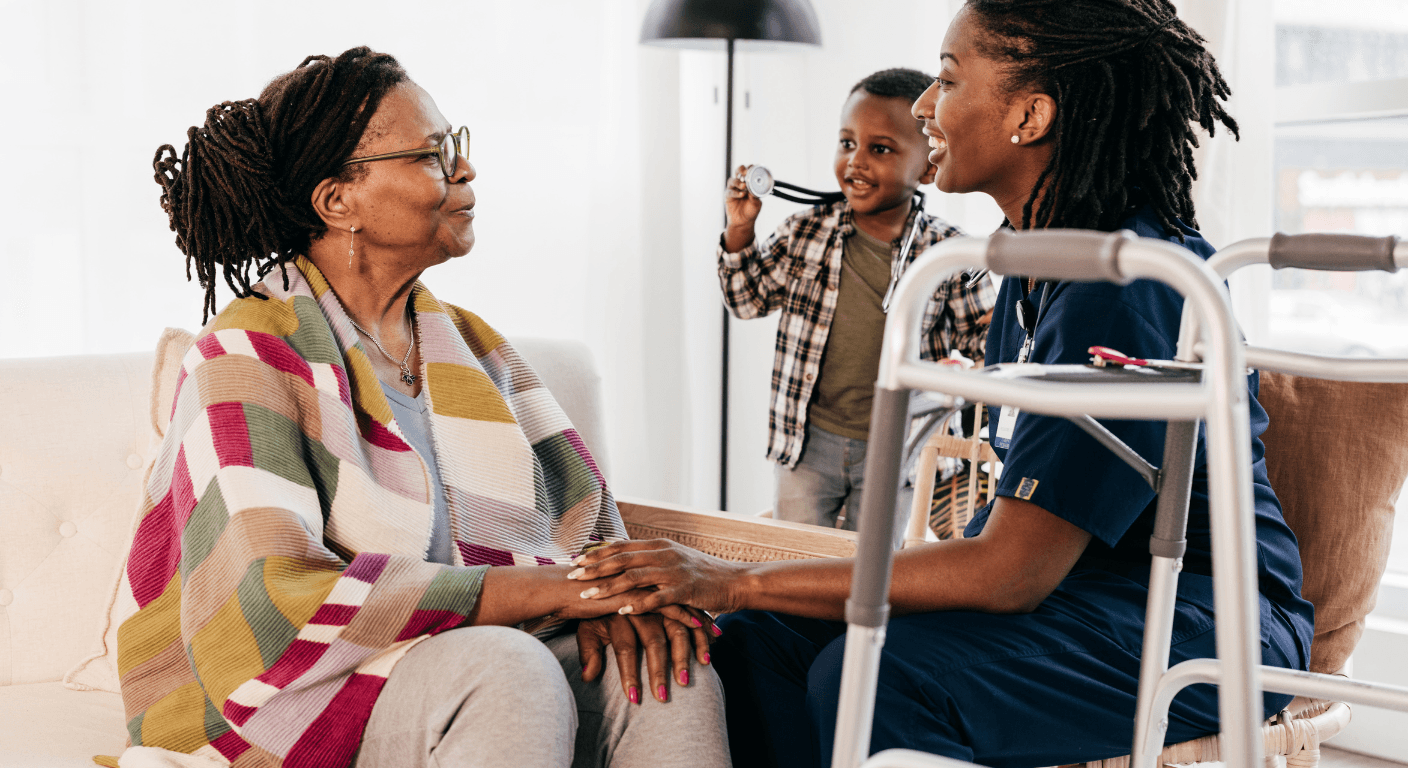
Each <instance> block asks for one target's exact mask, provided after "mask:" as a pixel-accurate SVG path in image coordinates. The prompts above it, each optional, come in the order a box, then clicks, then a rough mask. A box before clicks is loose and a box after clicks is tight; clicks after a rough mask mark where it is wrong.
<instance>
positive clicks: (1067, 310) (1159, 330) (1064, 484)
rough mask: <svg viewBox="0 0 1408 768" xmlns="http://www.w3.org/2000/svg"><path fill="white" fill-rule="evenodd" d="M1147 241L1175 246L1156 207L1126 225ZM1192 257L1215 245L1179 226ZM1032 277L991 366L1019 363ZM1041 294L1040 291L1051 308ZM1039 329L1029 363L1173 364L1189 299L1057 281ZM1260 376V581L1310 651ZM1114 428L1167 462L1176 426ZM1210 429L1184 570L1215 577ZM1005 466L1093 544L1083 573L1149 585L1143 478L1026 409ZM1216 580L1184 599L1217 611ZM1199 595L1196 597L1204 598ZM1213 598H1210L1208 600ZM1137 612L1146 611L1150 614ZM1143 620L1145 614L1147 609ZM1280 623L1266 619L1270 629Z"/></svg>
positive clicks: (990, 344)
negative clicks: (1167, 441) (1021, 310)
mask: <svg viewBox="0 0 1408 768" xmlns="http://www.w3.org/2000/svg"><path fill="white" fill-rule="evenodd" d="M1121 228H1122V229H1129V230H1132V231H1134V232H1135V233H1136V234H1138V235H1139V236H1140V237H1152V238H1161V239H1166V240H1169V241H1172V242H1175V243H1177V242H1178V239H1177V237H1176V236H1170V235H1169V234H1167V233H1166V232H1165V231H1164V229H1163V227H1162V225H1160V224H1159V222H1158V219H1157V217H1156V216H1155V214H1154V212H1153V210H1152V209H1151V208H1149V207H1148V206H1145V207H1144V208H1142V209H1140V210H1138V211H1137V212H1136V213H1135V214H1134V215H1133V216H1132V217H1130V218H1129V219H1127V220H1126V221H1125V222H1124V223H1123V224H1122V225H1121ZM1180 229H1181V230H1182V233H1183V237H1184V241H1183V242H1182V243H1180V244H1181V245H1183V246H1184V247H1185V248H1187V249H1188V250H1190V251H1192V252H1193V253H1196V254H1198V255H1199V256H1201V257H1202V258H1204V259H1206V258H1208V257H1209V256H1211V255H1212V254H1213V252H1214V249H1213V247H1212V246H1211V245H1210V244H1209V243H1208V242H1207V241H1206V240H1204V239H1203V238H1202V236H1201V235H1199V234H1198V233H1197V232H1196V231H1194V230H1192V229H1190V228H1188V227H1184V226H1182V225H1181V224H1180ZM1024 279H1025V278H1019V277H1008V278H1006V279H1005V280H1003V282H1002V288H1001V290H1000V291H999V293H998V299H997V311H995V312H994V313H993V318H992V326H991V328H990V330H989V331H988V338H987V362H988V363H989V364H992V363H999V362H1003V363H1009V362H1015V361H1016V360H1017V353H1018V351H1019V350H1020V349H1021V346H1022V342H1023V340H1024V339H1025V336H1026V334H1025V333H1024V332H1023V331H1022V329H1021V328H1020V327H1019V326H1018V325H1017V316H1016V311H1015V309H1014V305H1015V302H1016V301H1017V299H1019V298H1021V295H1022V281H1023V280H1024ZM1041 295H1042V286H1041V284H1038V285H1037V286H1036V290H1034V291H1033V292H1032V294H1031V302H1032V304H1033V305H1036V304H1038V303H1039V302H1040V299H1041ZM1046 303H1047V306H1046V307H1044V309H1043V311H1042V312H1041V320H1040V323H1039V324H1038V325H1037V328H1036V338H1035V339H1034V343H1033V347H1032V352H1031V358H1030V362H1034V363H1048V364H1072V363H1074V364H1084V363H1088V362H1090V354H1089V353H1088V352H1087V351H1086V350H1087V349H1088V348H1090V347H1092V346H1104V347H1111V348H1114V349H1116V350H1119V351H1120V352H1123V353H1124V354H1126V355H1129V356H1132V357H1141V358H1158V359H1165V360H1166V359H1170V358H1172V357H1173V356H1174V352H1175V348H1176V346H1177V343H1178V328H1179V321H1180V318H1181V315H1182V311H1183V297H1182V296H1180V295H1179V294H1178V293H1177V292H1176V291H1174V290H1173V289H1172V288H1169V287H1168V286H1165V285H1164V284H1162V283H1157V282H1154V281H1150V280H1136V281H1134V282H1132V283H1130V284H1129V285H1126V286H1119V285H1115V284H1113V283H1068V282H1063V283H1058V284H1056V285H1053V286H1052V289H1051V291H1050V293H1049V295H1048V296H1047V299H1046ZM1258 384H1259V377H1258V375H1257V374H1256V373H1252V374H1251V375H1250V376H1248V377H1247V386H1248V389H1249V390H1250V393H1251V400H1250V410H1251V436H1252V451H1251V453H1252V489H1253V496H1254V503H1255V508H1256V541H1257V574H1258V579H1259V586H1260V591H1261V594H1262V595H1264V596H1265V597H1266V598H1267V599H1268V600H1269V601H1270V602H1271V603H1272V605H1273V606H1274V607H1275V608H1276V609H1278V610H1280V611H1281V612H1282V613H1283V618H1284V619H1286V620H1287V621H1288V622H1289V623H1290V624H1291V625H1292V626H1294V627H1295V634H1296V635H1297V639H1298V640H1299V641H1300V644H1301V648H1302V649H1303V651H1304V652H1305V653H1306V655H1307V657H1308V655H1309V649H1310V638H1311V634H1312V631H1313V625H1314V608H1313V606H1311V604H1310V603H1309V602H1307V601H1305V600H1303V599H1302V598H1301V596H1300V589H1301V565H1300V553H1299V551H1298V550H1297V548H1296V538H1295V534H1293V533H1292V532H1291V529H1290V528H1288V527H1287V526H1286V523H1285V520H1284V519H1283V518H1282V516H1281V505H1280V502H1278V501H1277V500H1276V493H1275V492H1274V491H1272V489H1271V483H1270V481H1269V480H1268V479H1267V475H1266V461H1265V458H1264V457H1263V453H1264V451H1263V447H1262V443H1261V434H1262V433H1263V432H1265V431H1266V426H1267V423H1268V419H1267V416H1266V411H1265V410H1264V409H1262V407H1261V404H1260V403H1258V402H1257V400H1256V395H1257V390H1258ZM989 417H990V420H991V423H990V425H989V435H988V436H989V439H992V438H993V437H994V436H995V433H996V428H997V423H998V417H999V408H998V407H995V406H994V407H991V408H989ZM1101 423H1102V424H1104V425H1105V426H1106V427H1107V428H1108V429H1109V430H1110V431H1111V432H1113V433H1115V434H1116V435H1118V436H1119V438H1120V439H1121V440H1123V441H1124V442H1125V443H1126V444H1128V445H1129V446H1130V447H1132V448H1133V449H1134V450H1136V451H1138V452H1139V454H1140V455H1141V456H1143V457H1144V458H1145V459H1147V460H1148V461H1149V462H1151V463H1152V464H1154V465H1155V466H1160V465H1162V464H1163V448H1164V430H1165V423H1164V422H1161V421H1124V420H1111V419H1103V420H1101ZM1203 437H1204V433H1203V429H1202V428H1200V429H1199V435H1198V453H1197V458H1196V460H1195V473H1194V477H1193V488H1192V491H1193V492H1192V498H1191V500H1190V502H1189V510H1188V550H1187V553H1186V554H1185V555H1184V559H1183V564H1184V573H1185V574H1201V575H1203V576H1211V575H1212V541H1211V534H1210V525H1209V518H1208V494H1207V489H1208V486H1207V472H1206V455H1205V452H1204V440H1203ZM996 451H997V455H998V457H999V458H1001V459H1002V462H1003V470H1002V478H1001V480H1000V481H999V482H998V484H997V495H998V496H1009V497H1015V498H1023V499H1027V500H1028V501H1031V502H1032V503H1033V504H1036V505H1037V506H1039V507H1041V508H1042V509H1045V510H1046V511H1048V512H1050V513H1052V514H1054V515H1056V516H1057V517H1060V518H1062V519H1064V520H1066V521H1068V522H1070V523H1072V524H1074V525H1076V526H1078V527H1080V528H1081V529H1083V530H1085V531H1088V532H1089V533H1090V534H1091V537H1092V540H1091V542H1090V544H1089V545H1088V546H1087V547H1086V549H1085V553H1084V554H1083V555H1082V556H1081V558H1080V560H1079V561H1077V563H1076V565H1075V567H1074V568H1073V569H1072V570H1073V572H1075V571H1080V570H1082V569H1103V570H1109V571H1114V572H1117V573H1121V574H1124V575H1127V576H1130V577H1131V578H1136V579H1139V580H1140V581H1145V582H1146V583H1147V574H1148V567H1149V562H1150V555H1149V536H1150V535H1151V534H1152V533H1153V524H1154V510H1155V506H1156V504H1155V494H1154V491H1153V490H1152V489H1151V488H1150V487H1149V485H1148V484H1147V483H1145V482H1144V479H1143V478H1142V477H1140V476H1139V474H1138V473H1136V472H1135V471H1134V470H1133V469H1131V468H1130V467H1129V466H1128V465H1126V464H1125V463H1124V462H1123V461H1121V460H1120V459H1119V458H1118V457H1116V456H1115V455H1114V454H1113V453H1111V452H1110V451H1109V450H1107V449H1106V448H1104V447H1103V446H1101V445H1100V444H1099V443H1097V442H1096V441H1095V439H1094V438H1092V437H1090V436H1089V435H1088V434H1086V433H1085V432H1084V431H1083V430H1081V429H1080V428H1079V427H1077V426H1076V425H1074V424H1072V423H1071V422H1069V421H1067V420H1065V419H1062V418H1058V417H1051V416H1039V415H1034V414H1029V413H1026V412H1022V413H1020V414H1019V415H1018V416H1017V421H1016V424H1015V429H1014V431H1013V434H1012V440H1011V444H1010V447H1009V448H1007V449H996ZM989 511H990V506H989V508H986V509H983V510H982V511H981V512H979V513H978V514H976V515H975V516H974V519H973V521H972V522H971V523H970V524H969V525H968V528H967V530H966V531H965V535H967V536H975V535H977V534H978V533H979V532H980V531H982V529H983V526H984V525H985V524H986V523H987V517H988V513H989ZM1210 587H1211V584H1210V579H1198V578H1192V579H1189V578H1184V579H1180V584H1179V596H1180V598H1187V599H1192V600H1194V601H1195V602H1197V603H1200V604H1205V605H1206V606H1207V607H1208V608H1211V594H1210ZM1194 593H1197V594H1194ZM1204 593H1206V594H1204ZM1138 609H1139V610H1140V611H1141V612H1142V610H1143V607H1142V606H1139V607H1138ZM1141 615H1142V613H1141ZM1268 618H1270V617H1266V616H1263V617H1262V624H1263V627H1264V628H1265V627H1266V626H1267V620H1268Z"/></svg>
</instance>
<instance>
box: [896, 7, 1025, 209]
mask: <svg viewBox="0 0 1408 768" xmlns="http://www.w3.org/2000/svg"><path fill="white" fill-rule="evenodd" d="M982 33H983V30H982V29H981V28H980V27H979V26H978V24H977V23H976V18H975V15H974V14H973V12H972V11H970V10H968V9H967V8H964V9H962V10H960V11H959V12H958V14H957V15H956V16H955V17H954V19H953V23H952V24H950V25H949V28H948V34H947V35H945V36H944V42H943V47H942V50H941V53H940V55H941V57H942V61H943V68H942V69H940V70H939V77H938V79H937V80H936V81H935V82H934V84H933V85H931V86H929V89H928V90H927V91H925V92H924V95H922V96H920V97H919V100H918V101H917V102H915V105H914V116H915V117H918V118H920V119H921V120H923V121H924V134H925V135H926V136H928V137H929V146H930V148H931V149H932V151H931V152H930V153H929V161H930V162H932V163H934V165H935V166H936V167H937V168H938V173H937V175H936V177H935V180H934V185H935V186H936V187H938V188H939V189H940V190H941V191H944V192H987V193H989V194H993V195H994V197H997V196H999V195H1000V194H1002V193H1003V192H1005V191H1006V190H1005V189H1003V188H1004V187H1006V186H1008V185H1009V182H1010V178H1009V177H1010V175H1011V174H1010V171H1011V170H1012V169H1013V168H1014V167H1015V165H1016V163H1014V160H1015V159H1016V158H1017V157H1018V155H1019V147H1018V146H1017V145H1016V144H1013V143H1012V136H1013V135H1014V133H1016V127H1017V126H1019V125H1020V119H1019V118H1018V119H1017V120H1015V121H1014V118H1013V116H1012V114H1011V112H1012V109H1011V108H1012V105H1013V103H1014V99H1013V98H1012V97H1011V96H1010V95H1009V94H1007V93H1006V92H1005V90H1004V88H1003V74H1004V73H1003V71H1002V69H1001V67H1000V66H999V64H998V62H997V61H995V60H993V59H991V58H988V57H986V56H984V55H982V53H981V52H980V50H979V48H978V47H977V45H976V43H977V42H978V37H977V36H978V35H980V34H982ZM1008 123H1013V125H1011V126H1009V125H1008Z"/></svg>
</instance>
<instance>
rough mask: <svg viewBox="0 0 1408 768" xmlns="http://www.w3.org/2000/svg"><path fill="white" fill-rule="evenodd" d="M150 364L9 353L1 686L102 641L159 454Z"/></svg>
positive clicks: (0, 450) (0, 459)
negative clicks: (115, 583)
mask: <svg viewBox="0 0 1408 768" xmlns="http://www.w3.org/2000/svg"><path fill="white" fill-rule="evenodd" d="M151 360H152V355H151V354H150V353H139V354H124V355H103V356H84V357H61V358H60V357H54V358H39V359H30V360H5V361H0V531H3V534H0V686H5V685H18V684H24V683H38V682H49V681H57V680H59V679H60V677H62V676H63V674H64V671H65V670H67V669H68V668H70V667H72V666H73V665H74V664H75V663H76V662H78V661H79V659H81V658H82V657H83V656H84V655H85V653H88V652H90V651H91V650H92V648H93V645H94V643H93V631H92V630H93V627H94V622H95V620H96V619H97V618H98V617H99V616H100V615H101V612H102V608H103V603H104V600H105V598H106V597H107V596H108V595H109V594H110V587H111V585H112V580H113V578H114V574H115V571H116V569H117V567H118V564H119V563H120V562H121V561H122V559H123V556H124V555H125V552H126V546H125V536H126V534H127V530H128V525H129V524H130V522H131V520H132V511H133V503H134V501H135V500H136V498H137V494H138V491H139V489H140V487H141V481H142V468H143V467H144V466H146V463H147V461H148V458H149V456H150V454H151V450H152V434H151V425H150V420H149V419H148V416H147V403H148V402H149V397H148V390H149V386H150V381H151V370H152V363H151Z"/></svg>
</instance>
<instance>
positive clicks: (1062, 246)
mask: <svg viewBox="0 0 1408 768" xmlns="http://www.w3.org/2000/svg"><path fill="white" fill-rule="evenodd" d="M1131 239H1134V233H1132V232H1093V231H1089V230H1081V229H1055V230H1047V231H1042V232H1007V231H1001V232H997V233H996V234H994V235H993V236H992V237H991V238H989V240H988V253H987V259H988V268H989V269H991V270H992V271H993V272H996V273H998V274H1000V275H1029V276H1031V277H1035V278H1037V279H1040V280H1070V281H1073V282H1080V283H1088V282H1095V281H1098V280H1103V281H1108V282H1112V283H1119V284H1121V285H1123V284H1125V283H1128V282H1129V278H1127V277H1125V276H1124V275H1122V274H1120V270H1119V251H1120V246H1121V245H1123V244H1124V243H1125V242H1127V241H1129V240H1131Z"/></svg>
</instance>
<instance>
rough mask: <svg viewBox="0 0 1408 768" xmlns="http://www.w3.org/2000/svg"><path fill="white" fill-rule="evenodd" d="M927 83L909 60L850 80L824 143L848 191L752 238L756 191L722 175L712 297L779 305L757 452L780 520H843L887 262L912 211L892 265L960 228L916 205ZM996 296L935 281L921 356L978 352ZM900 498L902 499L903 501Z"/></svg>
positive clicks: (759, 307)
mask: <svg viewBox="0 0 1408 768" xmlns="http://www.w3.org/2000/svg"><path fill="white" fill-rule="evenodd" d="M931 82H933V78H932V77H930V76H928V75H926V74H924V73H922V72H917V71H915V70H912V69H887V70H883V71H880V72H876V73H875V74H873V75H870V76H869V77H867V78H865V79H864V80H861V81H860V82H859V83H856V85H855V87H854V88H852V89H851V93H850V97H849V98H847V100H846V103H845V105H844V106H843V107H842V108H841V130H840V136H839V139H838V141H837V144H836V159H835V165H836V181H838V182H839V183H840V184H841V191H842V192H843V193H844V194H845V196H846V199H845V200H844V201H842V202H839V203H834V204H830V205H820V206H816V207H814V208H811V209H809V210H806V211H802V212H801V213H797V214H794V215H793V216H790V217H788V219H787V220H786V221H785V222H783V223H782V226H780V227H778V230H777V232H775V233H774V234H773V235H772V236H771V237H769V238H768V239H767V240H766V241H764V242H763V244H762V245H761V246H758V245H757V244H756V242H755V236H754V233H753V224H754V222H755V221H756V220H757V218H758V213H759V211H761V210H762V205H763V203H762V201H761V200H759V199H758V198H757V197H755V196H753V195H752V194H751V193H749V192H748V189H747V186H746V185H745V184H744V183H743V180H742V179H743V176H744V174H745V173H746V171H747V169H746V168H744V167H740V168H739V172H738V175H737V176H736V177H735V178H733V179H731V180H730V181H729V183H728V192H727V209H728V227H727V229H726V230H725V231H724V234H723V236H722V238H720V243H719V253H718V257H719V282H720V284H721V285H722V286H723V292H724V301H725V303H727V304H728V306H729V308H730V310H732V312H733V314H734V315H735V316H736V317H739V318H741V319H745V320H746V319H749V318H754V317H762V316H764V315H767V314H770V313H772V312H774V311H776V310H777V309H779V308H780V309H782V313H783V314H782V321H781V323H779V325H778V330H777V351H776V354H775V356H774V360H775V363H774V366H773V373H772V400H771V405H770V409H769V410H770V413H769V423H768V454H767V455H768V458H770V459H772V460H773V461H776V462H777V497H776V505H775V506H774V516H775V517H777V518H778V519H781V520H791V521H794V522H801V523H812V524H816V525H825V526H836V527H845V528H848V529H851V530H855V527H856V522H857V517H858V511H859V508H860V495H861V481H862V478H863V477H864V471H865V445H866V438H867V436H868V433H869V429H870V405H871V399H872V397H873V392H874V388H875V377H876V373H877V371H878V370H879V365H880V339H881V336H882V333H883V331H884V328H885V313H884V311H883V310H882V308H881V303H882V300H883V297H884V296H885V294H886V291H887V289H888V288H889V287H890V281H891V269H890V268H891V264H892V263H893V262H894V261H895V260H896V259H899V258H900V249H901V247H902V245H903V242H904V239H905V236H906V235H907V234H908V233H909V231H910V229H911V227H912V226H913V224H914V217H916V216H917V217H919V227H918V232H917V234H916V235H915V238H914V244H913V246H912V247H911V249H910V253H909V255H908V258H907V259H906V260H905V263H904V264H903V265H901V268H904V267H908V266H909V263H910V262H912V261H913V260H914V258H915V256H917V255H918V254H919V253H921V252H923V251H924V249H925V248H927V247H928V246H930V245H933V244H934V243H937V242H938V241H940V240H943V239H944V238H947V237H953V236H955V235H959V234H962V233H961V232H960V231H959V230H958V229H957V228H955V227H953V226H951V225H949V224H948V223H947V222H944V221H943V220H941V219H939V218H937V217H934V216H930V215H928V214H926V213H925V212H924V211H923V209H922V208H920V206H919V201H918V200H917V199H916V197H915V192H916V191H917V190H918V188H919V186H920V185H921V184H929V183H932V182H933V181H934V173H935V169H934V167H933V166H932V165H930V164H929V160H928V155H929V146H928V144H927V143H926V141H925V138H924V136H923V134H921V133H920V128H921V125H920V123H919V122H918V121H916V120H915V119H914V118H913V117H912V116H911V115H910V111H909V110H910V105H911V104H913V103H914V101H915V100H916V99H918V98H919V96H920V94H922V93H923V92H924V90H925V89H926V88H928V87H929V84H930V83H931ZM996 299H997V295H996V292H995V291H994V290H993V289H992V287H991V285H990V283H989V282H988V281H987V280H983V281H981V282H980V283H979V284H978V285H976V286H974V287H971V288H970V287H968V285H967V284H966V281H965V280H964V278H963V277H962V276H961V275H960V276H955V277H953V278H951V279H950V280H948V281H947V282H945V283H944V284H943V285H941V286H939V288H938V290H937V291H936V292H935V293H934V297H933V301H932V303H931V304H930V305H929V308H928V310H927V312H926V313H925V318H924V348H923V357H924V359H926V360H936V359H940V358H943V357H946V356H947V355H948V353H949V351H950V350H957V351H959V352H961V353H962V354H963V355H964V356H966V357H969V358H971V359H973V360H979V359H981V358H982V356H983V343H984V336H985V332H986V326H985V325H984V324H983V323H981V322H979V319H980V318H983V317H984V315H986V314H987V313H988V312H989V310H991V308H992V306H993V304H994V303H995V301H996ZM984 320H985V319H984ZM908 497H909V494H902V496H901V499H902V501H901V503H904V504H905V505H906V506H908V503H907V501H903V500H907V499H908Z"/></svg>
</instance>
